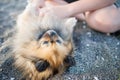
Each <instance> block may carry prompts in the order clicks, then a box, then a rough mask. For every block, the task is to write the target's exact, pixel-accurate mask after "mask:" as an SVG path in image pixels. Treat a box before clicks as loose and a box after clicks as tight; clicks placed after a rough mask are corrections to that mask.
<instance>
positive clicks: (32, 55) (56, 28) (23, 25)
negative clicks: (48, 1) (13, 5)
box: [13, 0, 76, 80]
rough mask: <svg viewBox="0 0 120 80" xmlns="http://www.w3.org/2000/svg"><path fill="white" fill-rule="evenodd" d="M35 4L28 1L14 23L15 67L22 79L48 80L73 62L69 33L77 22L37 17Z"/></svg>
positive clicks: (51, 17) (49, 16)
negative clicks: (20, 73)
mask: <svg viewBox="0 0 120 80" xmlns="http://www.w3.org/2000/svg"><path fill="white" fill-rule="evenodd" d="M32 1H37V0H32ZM36 5H37V4H35V2H29V3H28V5H27V6H26V8H25V10H24V11H23V12H22V13H21V14H20V15H19V16H18V19H17V24H16V30H17V31H16V34H15V39H14V45H13V47H14V50H13V51H14V53H15V55H14V58H15V66H16V68H18V69H19V70H20V71H22V73H23V78H24V79H25V80H47V79H48V78H50V77H53V76H54V75H56V74H62V73H63V72H64V71H65V70H66V69H67V68H68V67H70V66H72V65H74V63H75V60H74V58H73V56H72V50H73V43H72V33H73V28H74V26H75V24H76V19H75V18H68V19H59V18H57V17H56V16H54V15H52V14H51V15H50V14H46V15H44V16H40V15H38V14H37V13H39V11H38V10H37V8H36Z"/></svg>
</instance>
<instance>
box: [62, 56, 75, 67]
mask: <svg viewBox="0 0 120 80" xmlns="http://www.w3.org/2000/svg"><path fill="white" fill-rule="evenodd" d="M64 63H65V64H66V65H67V66H68V67H71V66H73V65H75V64H76V63H75V59H74V57H72V56H66V58H65V59H64Z"/></svg>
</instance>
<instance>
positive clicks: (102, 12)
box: [40, 0, 120, 33]
mask: <svg viewBox="0 0 120 80" xmlns="http://www.w3.org/2000/svg"><path fill="white" fill-rule="evenodd" d="M114 2H115V0H79V1H76V2H73V3H70V4H68V3H67V2H65V1H64V0H45V7H43V8H41V9H40V14H42V15H43V14H49V13H52V14H54V15H56V16H58V17H60V18H67V17H72V16H74V17H77V18H78V19H80V20H85V21H86V22H87V23H88V25H90V27H91V28H93V29H95V30H97V31H100V32H104V33H113V32H116V31H118V30H120V8H116V6H115V5H113V3H114ZM83 13H85V14H84V15H83Z"/></svg>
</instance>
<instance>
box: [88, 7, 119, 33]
mask: <svg viewBox="0 0 120 80" xmlns="http://www.w3.org/2000/svg"><path fill="white" fill-rule="evenodd" d="M86 22H87V23H88V25H90V27H91V28H93V29H95V30H98V31H101V32H105V33H112V32H115V31H118V30H120V8H116V6H115V5H112V6H109V7H106V8H103V9H99V10H96V11H94V12H91V13H86Z"/></svg>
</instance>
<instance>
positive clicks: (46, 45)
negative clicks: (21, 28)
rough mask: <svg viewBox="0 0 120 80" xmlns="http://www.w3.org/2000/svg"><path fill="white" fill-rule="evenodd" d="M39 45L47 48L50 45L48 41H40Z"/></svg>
mask: <svg viewBox="0 0 120 80" xmlns="http://www.w3.org/2000/svg"><path fill="white" fill-rule="evenodd" d="M40 45H41V47H48V46H49V45H50V44H49V41H42V42H41V43H40Z"/></svg>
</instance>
